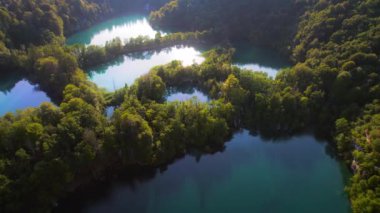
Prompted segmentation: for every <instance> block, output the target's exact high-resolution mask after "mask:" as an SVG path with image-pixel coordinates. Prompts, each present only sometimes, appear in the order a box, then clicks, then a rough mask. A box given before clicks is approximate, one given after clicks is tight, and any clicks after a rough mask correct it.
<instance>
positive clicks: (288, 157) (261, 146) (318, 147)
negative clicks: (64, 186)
mask: <svg viewBox="0 0 380 213" xmlns="http://www.w3.org/2000/svg"><path fill="white" fill-rule="evenodd" d="M325 146H327V145H326V143H323V144H322V143H315V139H314V138H313V137H312V136H310V135H308V134H307V135H299V136H293V137H291V138H289V139H286V140H285V139H284V140H283V141H282V142H281V143H279V141H278V139H276V140H274V141H273V140H269V139H268V140H264V139H263V138H261V137H260V136H252V135H250V134H249V133H248V131H246V130H244V131H240V132H237V133H236V134H234V136H233V138H232V139H231V140H230V141H229V142H227V143H226V144H225V147H224V148H223V149H220V150H217V151H215V152H214V153H202V152H199V151H196V150H192V151H191V152H190V153H188V154H187V155H186V156H183V157H181V158H179V159H176V160H175V161H173V162H171V163H170V164H168V165H167V166H163V167H161V168H133V167H130V168H125V169H124V172H121V173H119V174H118V175H116V176H111V177H108V178H107V179H106V180H105V181H103V182H96V183H93V184H92V185H90V186H87V187H83V188H81V189H79V190H78V191H77V192H75V193H72V194H69V195H68V196H67V199H65V200H63V201H61V202H60V203H59V206H58V207H57V208H56V209H55V212H72V211H74V212H176V211H178V210H180V209H182V210H185V209H184V208H183V207H184V206H187V207H189V209H186V210H188V211H189V212H210V207H212V206H213V205H214V204H217V205H218V206H213V207H212V208H211V209H212V211H211V212H220V210H223V209H224V210H225V211H229V210H231V209H228V208H233V209H234V210H236V211H238V212H239V211H244V210H245V211H246V210H247V209H249V207H252V210H258V211H260V212H265V211H268V210H273V211H274V212H279V211H280V210H281V209H282V208H283V207H284V206H287V205H288V204H289V203H291V204H289V205H291V207H292V208H293V210H294V208H298V207H297V206H298V205H299V206H300V207H299V210H301V211H298V212H302V210H305V208H306V209H313V208H315V206H314V207H312V206H311V205H310V204H313V203H314V199H320V202H321V203H323V204H325V205H326V206H324V207H326V208H327V210H330V211H331V210H332V209H333V210H340V211H339V212H343V211H341V210H342V209H347V208H348V207H347V206H348V201H347V200H345V198H344V197H345V195H344V191H343V188H342V187H343V184H342V183H341V182H342V181H343V182H344V183H345V182H346V181H347V177H349V173H348V172H347V169H346V168H344V166H342V165H340V166H339V165H336V163H334V162H335V160H331V159H330V160H329V157H324V156H325V154H323V152H324V151H323V150H324V148H325ZM242 169H243V170H242ZM310 169H311V170H310ZM256 170H257V171H256ZM324 172H327V173H328V174H329V175H331V177H330V176H329V175H327V174H324ZM309 173H311V174H309ZM340 175H342V176H341V177H342V179H341V180H334V178H337V179H340V178H339V177H335V176H340ZM216 177H217V178H216ZM236 178H237V179H236ZM305 179H306V180H307V181H306V182H305ZM320 179H321V180H320ZM319 181H321V182H319ZM329 181H331V183H330V182H329ZM247 184H248V185H247ZM273 184H274V186H273ZM320 184H321V185H320ZM331 184H332V185H331ZM231 187H232V188H231ZM252 187H253V188H252ZM328 187H332V189H331V190H332V191H329V190H330V189H327V188H328ZM189 190H190V191H189ZM231 190H232V191H231ZM334 190H338V191H339V193H338V194H334V193H336V191H334ZM309 191H310V192H309ZM284 192H286V193H288V194H289V195H288V196H285V197H284V196H283V194H282V195H279V194H278V193H280V194H281V193H284ZM189 193H190V194H189ZM193 193H195V194H193ZM215 193H216V194H215ZM230 193H232V194H230ZM292 194H293V195H294V196H301V197H295V198H294V197H292ZM323 194H326V197H324V196H321V195H323ZM263 195H265V196H263ZM304 195H306V196H304ZM308 195H310V197H309V196H308ZM194 196H195V197H194ZM251 196H253V197H255V199H256V202H258V203H259V204H260V205H258V204H254V203H252V201H250V199H249V198H250V197H251ZM234 197H235V198H237V197H239V200H234V199H233V198H234ZM251 198H252V197H251ZM173 199H174V200H175V202H174V203H173V202H172V201H173ZM298 199H301V200H299V201H298ZM330 199H337V200H336V201H335V200H331V201H330ZM220 201H222V202H220ZM223 201H224V202H223ZM269 201H270V202H272V205H269V206H268V205H266V204H265V203H268V202H269ZM151 202H153V203H154V204H152V203H151ZM176 202H178V203H181V202H185V204H184V206H182V204H183V203H182V204H181V205H179V204H178V205H177V204H176ZM194 202H195V203H194ZM298 202H299V204H298ZM156 205H158V206H156ZM167 205H168V206H167ZM188 205H190V206H188ZM210 205H211V206H210ZM236 205H237V206H236ZM240 205H242V206H241V207H240ZM302 205H305V206H303V207H302ZM167 207H169V208H173V209H170V211H167V210H168V209H166V208H167ZM156 208H157V209H156ZM165 209H166V210H165ZM156 210H157V211H156ZM282 210H284V209H282ZM290 210H291V208H290V209H289V210H288V209H287V211H288V212H291V211H290ZM317 210H318V209H315V210H314V211H312V212H318V211H317Z"/></svg>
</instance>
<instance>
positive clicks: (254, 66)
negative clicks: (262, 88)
mask: <svg viewBox="0 0 380 213" xmlns="http://www.w3.org/2000/svg"><path fill="white" fill-rule="evenodd" d="M235 47H236V52H235V55H234V57H233V63H234V65H236V66H238V67H240V68H242V69H248V70H252V71H262V72H265V73H267V74H268V75H269V76H271V77H275V76H276V74H277V72H278V71H279V70H280V69H282V68H285V67H289V66H290V65H291V63H290V61H289V60H288V59H287V57H285V56H283V55H281V54H279V53H277V52H275V51H273V50H269V49H264V48H258V47H253V46H251V45H247V44H244V45H243V44H235Z"/></svg>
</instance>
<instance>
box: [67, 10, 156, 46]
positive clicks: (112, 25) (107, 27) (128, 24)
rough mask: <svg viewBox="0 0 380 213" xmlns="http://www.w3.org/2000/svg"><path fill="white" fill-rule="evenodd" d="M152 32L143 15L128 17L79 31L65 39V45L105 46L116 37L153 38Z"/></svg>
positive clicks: (154, 32)
mask: <svg viewBox="0 0 380 213" xmlns="http://www.w3.org/2000/svg"><path fill="white" fill-rule="evenodd" d="M156 33H157V31H156V30H154V29H153V28H152V27H151V26H150V24H149V22H148V20H147V18H146V17H145V16H143V15H128V16H122V17H119V18H114V19H110V20H108V21H105V22H102V23H100V24H97V25H95V26H93V27H91V28H89V29H87V30H84V31H81V32H80V33H77V34H75V35H73V36H71V37H69V38H68V39H67V42H66V43H67V44H69V45H70V44H86V45H90V44H91V45H105V43H106V42H107V41H110V40H112V39H114V38H116V37H119V38H121V40H122V41H124V40H125V39H130V38H135V37H138V36H148V37H149V38H154V36H155V35H156Z"/></svg>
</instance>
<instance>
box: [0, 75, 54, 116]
mask: <svg viewBox="0 0 380 213" xmlns="http://www.w3.org/2000/svg"><path fill="white" fill-rule="evenodd" d="M9 84H10V83H9V82H8V81H1V83H0V86H1V88H3V86H5V85H7V86H9ZM43 102H51V100H50V98H49V97H48V96H47V95H46V93H45V92H42V91H39V90H38V89H37V88H36V86H33V85H31V84H30V83H29V82H28V81H27V80H20V81H18V82H17V83H15V85H11V88H10V89H9V88H8V89H4V90H1V91H0V116H2V115H5V114H6V113H7V112H16V110H21V109H24V108H27V107H38V106H39V105H40V104H41V103H43Z"/></svg>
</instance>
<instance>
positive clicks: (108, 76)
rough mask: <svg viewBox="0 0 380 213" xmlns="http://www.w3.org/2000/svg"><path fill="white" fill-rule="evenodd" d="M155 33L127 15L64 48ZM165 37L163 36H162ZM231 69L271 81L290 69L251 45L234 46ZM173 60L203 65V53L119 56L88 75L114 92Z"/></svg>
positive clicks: (186, 49)
mask: <svg viewBox="0 0 380 213" xmlns="http://www.w3.org/2000/svg"><path fill="white" fill-rule="evenodd" d="M156 33H157V31H155V30H154V29H153V28H152V27H151V26H150V24H149V22H148V21H147V17H146V16H144V15H127V16H121V17H118V18H113V19H110V20H108V21H105V22H102V23H99V24H97V25H95V26H93V27H91V28H89V29H87V30H84V31H81V32H79V33H77V34H75V35H73V36H71V37H69V38H68V39H67V44H75V43H80V44H85V45H104V44H105V43H106V42H107V41H110V40H112V39H114V38H116V37H120V38H121V39H122V40H125V39H130V38H134V37H137V36H140V35H142V36H148V37H150V38H154V36H155V35H156ZM161 33H162V34H165V33H164V32H161ZM236 49H237V51H236V55H235V57H234V65H237V66H238V67H240V68H245V69H249V70H252V71H263V72H266V73H268V75H269V76H272V77H274V76H275V75H276V73H277V71H278V70H279V69H281V68H283V67H285V66H288V65H289V62H288V61H287V60H286V59H284V57H282V56H280V55H278V54H276V53H275V52H273V51H268V50H265V49H260V48H255V47H251V45H246V44H238V45H236ZM173 60H180V61H182V63H183V65H191V64H193V63H198V64H200V63H202V62H203V61H204V58H203V57H202V52H201V51H200V50H198V49H196V48H194V47H172V48H167V49H166V50H163V51H152V52H145V53H139V54H131V55H125V56H121V57H119V58H117V59H115V60H113V61H110V62H109V63H107V64H103V65H101V66H98V67H95V68H92V69H90V70H88V71H89V73H90V74H89V76H90V80H91V81H92V82H94V83H96V84H97V85H98V86H100V87H102V88H105V89H107V90H108V91H114V90H116V89H120V88H122V87H124V86H125V84H127V85H132V84H133V83H134V81H135V80H136V79H137V78H138V77H140V76H142V75H144V74H146V73H148V72H149V70H150V69H151V68H152V67H154V66H157V65H163V64H166V63H169V62H171V61H173Z"/></svg>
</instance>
